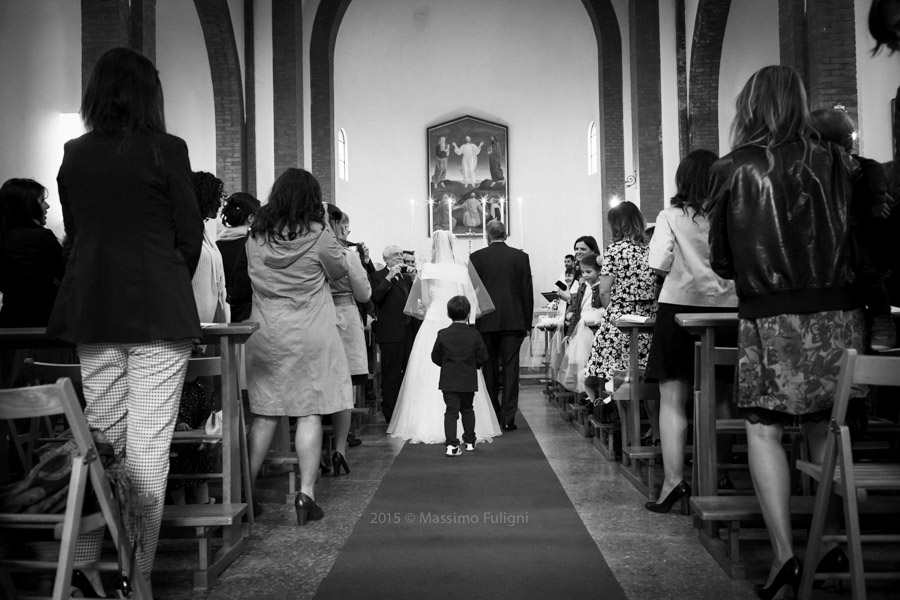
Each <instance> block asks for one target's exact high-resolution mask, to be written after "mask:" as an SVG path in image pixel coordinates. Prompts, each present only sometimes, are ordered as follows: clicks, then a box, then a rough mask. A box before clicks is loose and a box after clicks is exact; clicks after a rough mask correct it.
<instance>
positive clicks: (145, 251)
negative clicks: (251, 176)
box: [47, 48, 203, 583]
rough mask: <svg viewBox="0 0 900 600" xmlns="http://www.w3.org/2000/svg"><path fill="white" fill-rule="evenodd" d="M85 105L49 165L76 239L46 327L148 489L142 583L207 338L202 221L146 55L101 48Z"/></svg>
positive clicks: (138, 484)
mask: <svg viewBox="0 0 900 600" xmlns="http://www.w3.org/2000/svg"><path fill="white" fill-rule="evenodd" d="M81 116H82V118H83V119H84V123H85V126H86V127H87V129H88V133H86V134H84V135H82V136H81V137H79V138H77V139H73V140H69V141H68V142H67V143H66V145H65V152H64V155H63V161H62V165H61V166H60V168H59V175H58V176H57V183H58V184H59V197H60V204H61V205H62V212H63V220H64V222H65V228H66V235H67V237H68V238H69V239H70V240H71V243H72V250H71V253H70V255H69V259H68V263H67V265H66V272H65V275H64V276H63V280H62V283H61V284H60V289H59V294H58V295H57V298H56V303H55V304H54V306H53V312H52V314H51V316H50V321H49V323H48V325H47V335H48V337H50V338H58V339H61V340H65V341H69V342H75V343H76V344H77V347H78V356H79V358H80V359H81V375H82V381H83V386H84V395H85V399H86V401H87V407H86V409H85V411H84V412H85V418H86V419H87V422H88V425H90V426H91V427H92V428H95V429H99V430H100V431H102V432H103V433H104V434H105V435H106V437H107V438H108V439H109V441H110V443H112V444H113V446H114V447H115V450H116V452H117V453H122V452H123V451H124V452H126V455H127V461H126V465H127V470H128V474H129V475H130V476H131V478H132V481H133V482H134V486H135V488H136V490H137V492H138V493H139V494H142V495H145V496H147V497H148V498H149V502H148V503H147V504H145V505H144V514H143V523H142V525H143V545H142V546H139V547H138V549H137V565H138V567H139V568H140V569H141V571H142V572H143V574H144V576H145V577H146V578H147V580H148V581H149V578H150V572H151V570H152V567H153V560H154V556H155V554H156V546H157V539H158V537H159V528H160V524H161V522H162V514H163V503H164V498H165V492H166V479H167V475H168V471H169V449H170V444H171V441H172V433H173V431H174V429H175V421H176V417H177V414H178V400H179V398H180V397H181V386H182V383H183V382H184V374H185V371H186V368H187V362H188V358H189V357H190V354H191V346H192V340H194V339H199V338H200V337H201V336H202V331H201V329H200V319H199V318H198V315H197V306H196V304H195V303H194V295H193V292H192V290H191V277H192V276H193V274H194V271H195V269H196V267H197V263H198V261H199V260H200V252H201V246H202V243H203V219H202V218H201V216H200V212H199V210H198V207H197V201H196V200H195V199H194V190H193V186H192V184H191V165H190V160H189V158H188V149H187V145H186V144H185V143H184V140H181V139H179V138H177V137H175V136H172V135H169V134H167V133H166V129H165V119H164V117H163V97H162V86H161V84H160V80H159V74H158V72H157V70H156V68H155V67H154V66H153V63H152V62H150V60H148V59H147V58H146V57H144V56H143V55H141V54H139V53H137V52H135V51H133V50H130V49H127V48H114V49H112V50H109V51H107V52H106V53H105V54H103V55H102V56H101V57H100V59H99V60H98V61H97V64H96V65H95V66H94V70H93V72H92V73H91V77H90V79H89V80H88V83H87V86H86V88H85V91H84V97H83V99H82V103H81ZM102 538H103V529H99V530H97V531H95V532H91V533H89V534H85V535H84V536H81V537H80V538H79V543H78V548H77V550H76V553H75V561H76V563H78V562H93V561H96V559H97V558H98V557H99V555H100V549H101V541H102ZM92 575H96V573H95V572H92ZM92 575H91V576H92ZM93 582H94V583H98V582H99V579H98V578H96V577H95V578H94V579H93Z"/></svg>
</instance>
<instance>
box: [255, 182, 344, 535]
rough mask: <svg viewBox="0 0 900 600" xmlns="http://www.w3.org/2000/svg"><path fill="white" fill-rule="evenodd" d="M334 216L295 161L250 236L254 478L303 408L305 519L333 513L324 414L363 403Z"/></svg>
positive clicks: (299, 502) (300, 496)
mask: <svg viewBox="0 0 900 600" xmlns="http://www.w3.org/2000/svg"><path fill="white" fill-rule="evenodd" d="M326 218H327V215H326V214H325V207H324V206H323V204H322V192H321V188H320V187H319V182H318V181H316V178H315V177H313V175H312V174H311V173H309V172H308V171H304V170H302V169H295V168H290V169H287V170H286V171H285V172H284V173H282V174H281V176H279V177H278V179H276V180H275V183H274V184H273V185H272V191H271V193H270V194H269V201H268V203H267V204H266V205H265V206H263V207H262V208H260V209H259V211H257V213H256V218H255V219H254V221H253V225H251V227H250V239H248V240H247V262H248V265H249V273H250V281H251V282H252V285H253V310H252V312H251V315H250V320H251V321H255V322H257V323H259V329H258V330H257V331H256V332H254V333H253V335H251V336H250V339H249V340H248V341H247V344H246V347H247V379H248V384H249V396H250V410H251V411H252V412H253V414H254V415H255V416H254V419H253V425H252V426H251V429H250V442H249V449H250V478H251V481H256V476H257V475H258V474H259V470H260V468H261V467H262V463H263V460H264V459H265V457H266V454H267V453H268V451H269V446H270V445H271V444H272V438H273V437H274V435H275V430H276V428H277V427H278V423H279V422H280V421H281V420H282V418H283V417H284V416H292V417H297V433H296V436H295V438H294V446H295V449H296V452H297V462H298V464H299V466H300V491H299V492H298V493H297V497H296V498H295V500H294V507H295V509H296V512H297V524H298V525H306V524H307V522H308V521H315V520H318V519H321V518H322V517H323V516H324V515H325V511H324V510H322V508H321V507H320V506H319V505H318V504H317V503H316V496H315V485H316V476H317V475H318V473H319V463H320V457H321V451H322V415H326V414H333V413H336V412H339V411H342V410H349V409H351V408H353V390H352V387H351V383H350V369H349V367H348V364H347V354H346V352H345V351H344V346H343V344H342V343H341V337H340V335H339V334H338V330H337V327H336V326H335V324H336V323H337V314H336V313H335V308H334V302H333V301H332V296H331V287H330V286H329V281H338V280H340V279H342V278H343V277H345V276H346V275H347V273H348V272H349V271H348V266H347V255H346V254H345V252H344V248H343V247H342V246H341V244H340V243H339V242H338V239H337V238H336V237H335V235H334V232H333V231H332V230H331V227H329V226H328V223H327V221H326ZM354 310H355V307H354Z"/></svg>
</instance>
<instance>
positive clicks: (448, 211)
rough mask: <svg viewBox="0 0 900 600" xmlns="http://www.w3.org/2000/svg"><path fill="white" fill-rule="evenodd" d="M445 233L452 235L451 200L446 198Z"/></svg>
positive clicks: (448, 197)
mask: <svg viewBox="0 0 900 600" xmlns="http://www.w3.org/2000/svg"><path fill="white" fill-rule="evenodd" d="M447 231H449V232H450V233H453V198H451V197H450V196H447Z"/></svg>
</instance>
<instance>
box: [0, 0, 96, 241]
mask: <svg viewBox="0 0 900 600" xmlns="http://www.w3.org/2000/svg"><path fill="white" fill-rule="evenodd" d="M0 81H2V82H3V85H2V88H3V91H2V93H0V140H2V143H0V183H2V182H3V181H6V180H7V179H11V178H13V177H27V178H32V179H35V180H36V181H38V182H39V183H41V184H42V185H43V186H44V187H46V188H47V190H48V192H49V197H48V203H49V204H50V211H49V212H48V214H47V224H48V226H49V227H50V228H51V229H52V230H53V232H54V233H56V235H57V237H60V238H61V237H62V236H63V233H64V231H63V223H62V211H61V210H60V208H59V194H58V193H57V189H56V173H57V171H59V164H60V162H62V156H63V144H64V143H65V142H66V140H67V139H69V138H70V137H75V136H77V135H80V132H75V133H72V134H70V135H66V134H65V133H64V131H63V129H62V127H61V125H60V117H59V115H60V113H77V112H78V109H79V108H80V106H81V7H80V6H79V3H77V2H70V1H69V0H28V1H26V0H14V1H8V0H4V1H2V2H0Z"/></svg>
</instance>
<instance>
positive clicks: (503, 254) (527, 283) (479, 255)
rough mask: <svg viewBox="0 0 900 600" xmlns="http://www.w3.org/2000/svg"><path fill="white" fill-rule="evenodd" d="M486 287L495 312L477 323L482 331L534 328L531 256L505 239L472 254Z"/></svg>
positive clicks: (471, 260) (476, 268) (473, 262)
mask: <svg viewBox="0 0 900 600" xmlns="http://www.w3.org/2000/svg"><path fill="white" fill-rule="evenodd" d="M469 261H470V262H471V263H472V266H473V267H475V271H476V272H477V273H478V276H479V277H481V281H482V283H484V287H485V289H487V292H488V294H490V295H491V301H492V302H493V303H494V311H493V312H490V313H488V314H486V315H484V316H483V317H481V318H480V319H478V321H477V322H476V323H475V325H476V327H478V331H481V332H482V333H491V332H495V331H521V332H522V333H527V332H528V331H529V330H531V322H532V319H533V314H532V313H533V312H534V289H533V288H532V284H531V263H530V262H529V260H528V255H527V254H525V253H524V252H522V251H521V250H519V249H517V248H510V247H509V246H507V245H506V243H505V242H494V243H493V244H491V245H490V246H488V247H487V248H482V249H481V250H478V251H476V252H473V253H472V256H470V257H469Z"/></svg>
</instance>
